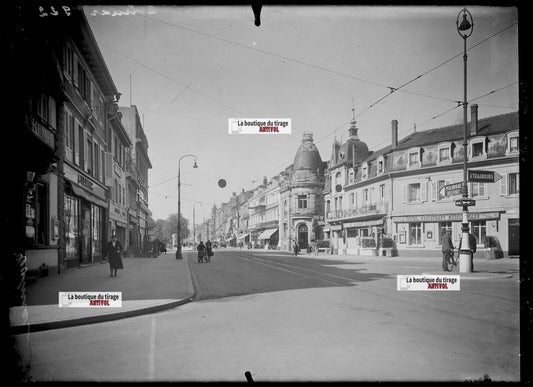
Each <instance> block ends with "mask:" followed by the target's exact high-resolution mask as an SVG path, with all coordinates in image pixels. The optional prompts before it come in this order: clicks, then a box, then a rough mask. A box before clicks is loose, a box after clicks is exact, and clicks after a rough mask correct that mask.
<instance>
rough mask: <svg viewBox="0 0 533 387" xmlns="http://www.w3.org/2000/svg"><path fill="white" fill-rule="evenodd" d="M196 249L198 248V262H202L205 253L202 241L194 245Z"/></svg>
mask: <svg viewBox="0 0 533 387" xmlns="http://www.w3.org/2000/svg"><path fill="white" fill-rule="evenodd" d="M196 250H198V262H202V261H203V259H204V255H205V245H204V242H202V241H200V244H199V245H198V246H197V247H196Z"/></svg>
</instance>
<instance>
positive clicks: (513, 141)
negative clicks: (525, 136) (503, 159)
mask: <svg viewBox="0 0 533 387" xmlns="http://www.w3.org/2000/svg"><path fill="white" fill-rule="evenodd" d="M519 144H520V143H519V138H518V131H515V132H512V133H509V134H507V149H506V150H505V153H506V154H508V155H509V154H517V153H518V150H519V149H518V146H519Z"/></svg>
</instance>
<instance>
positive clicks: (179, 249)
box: [176, 154, 198, 259]
mask: <svg viewBox="0 0 533 387" xmlns="http://www.w3.org/2000/svg"><path fill="white" fill-rule="evenodd" d="M185 157H194V165H193V168H198V164H196V156H195V155H191V154H189V155H184V156H181V158H180V159H179V160H178V235H177V242H178V246H177V250H176V259H183V255H182V254H181V198H180V190H181V177H180V164H181V160H182V159H184V158H185Z"/></svg>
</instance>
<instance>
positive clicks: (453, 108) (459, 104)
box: [375, 82, 518, 148]
mask: <svg viewBox="0 0 533 387" xmlns="http://www.w3.org/2000/svg"><path fill="white" fill-rule="evenodd" d="M516 84H518V82H514V83H512V84H510V85H507V86H504V87H501V88H499V89H496V90H492V91H490V92H488V93H486V94H483V95H481V96H479V97H476V98H473V99H471V100H470V101H468V103H471V102H473V101H476V100H478V99H481V98H483V97H486V96H488V95H491V94H494V93H496V92H498V91H501V90H503V89H507V88H509V87H512V86H514V85H516ZM455 102H456V103H457V105H456V106H454V107H452V108H450V109H447V110H445V111H443V112H442V113H439V114H437V115H436V116H433V117H431V118H430V119H427V120H425V121H423V122H422V123H420V124H417V128H420V127H421V126H423V125H426V124H427V123H428V122H431V121H433V120H435V119H437V118H439V117H441V116H443V115H445V114H447V113H449V112H451V111H452V110H455V109H457V108H458V107H459V106H461V104H462V103H458V102H459V101H455ZM484 106H487V105H484ZM497 107H501V106H497ZM502 108H504V109H516V107H509V106H504V107H502ZM410 131H411V129H408V130H405V131H403V132H400V133H399V134H404V133H409V132H410ZM387 143H388V141H383V142H381V143H379V144H377V145H375V147H376V148H378V147H380V146H382V145H385V144H387Z"/></svg>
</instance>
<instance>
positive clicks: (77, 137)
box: [74, 120, 80, 165]
mask: <svg viewBox="0 0 533 387" xmlns="http://www.w3.org/2000/svg"><path fill="white" fill-rule="evenodd" d="M74 124H75V125H74V164H76V165H80V131H79V130H78V128H77V126H78V123H77V121H75V120H74Z"/></svg>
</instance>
